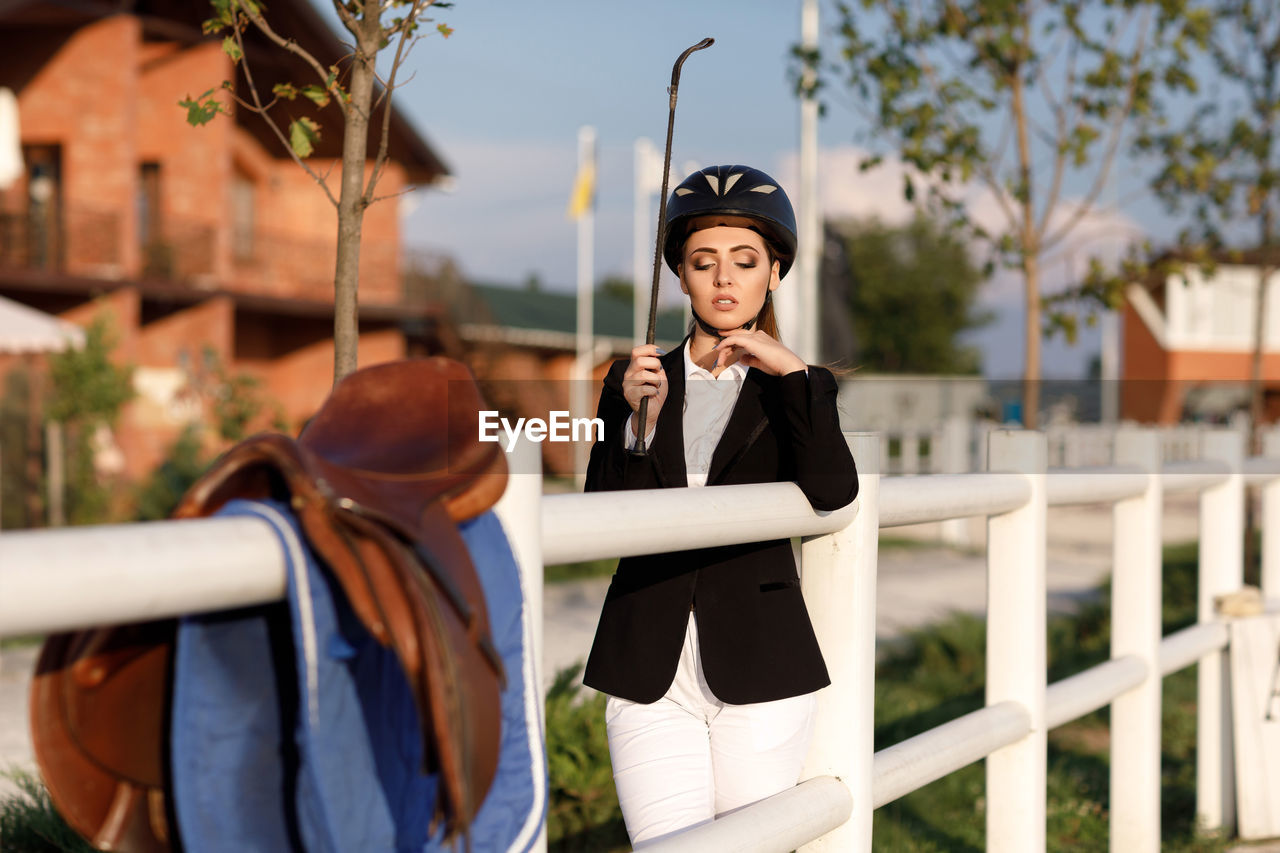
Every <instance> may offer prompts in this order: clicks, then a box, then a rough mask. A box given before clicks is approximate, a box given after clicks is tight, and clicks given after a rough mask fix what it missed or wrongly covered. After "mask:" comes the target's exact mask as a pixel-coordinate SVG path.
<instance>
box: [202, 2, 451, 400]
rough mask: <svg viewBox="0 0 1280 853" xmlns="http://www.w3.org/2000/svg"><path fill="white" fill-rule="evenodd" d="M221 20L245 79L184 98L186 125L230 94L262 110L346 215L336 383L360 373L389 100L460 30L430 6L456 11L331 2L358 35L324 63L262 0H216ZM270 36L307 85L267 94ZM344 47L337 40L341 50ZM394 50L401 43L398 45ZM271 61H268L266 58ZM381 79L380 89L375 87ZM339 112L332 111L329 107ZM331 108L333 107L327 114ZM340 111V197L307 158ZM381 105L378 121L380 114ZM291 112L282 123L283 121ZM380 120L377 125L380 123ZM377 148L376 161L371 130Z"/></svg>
mask: <svg viewBox="0 0 1280 853" xmlns="http://www.w3.org/2000/svg"><path fill="white" fill-rule="evenodd" d="M210 5H211V7H212V10H213V17H212V18H210V19H209V20H207V21H205V22H204V31H205V33H206V34H208V35H214V34H217V35H222V36H223V40H222V49H223V51H224V52H225V53H226V54H227V56H228V57H230V58H231V61H232V62H233V63H235V64H236V66H237V67H238V68H239V70H240V72H241V80H240V82H239V85H237V84H233V83H232V82H231V81H229V80H228V81H225V82H223V84H222V86H221V87H220V88H218V89H210V90H209V91H207V92H205V93H203V94H202V95H200V96H198V97H195V98H192V97H190V96H188V97H187V98H186V99H184V100H182V101H180V102H179V106H181V107H182V108H184V109H185V110H186V111H187V121H188V123H190V124H192V125H202V124H205V123H207V122H209V121H212V120H213V119H214V118H215V117H216V116H217V115H218V113H220V112H230V107H229V106H228V104H227V103H226V101H224V100H222V98H221V95H222V94H223V93H225V94H226V95H227V96H229V97H230V99H231V100H232V101H233V102H234V104H235V105H236V106H237V107H238V108H239V109H241V110H245V111H247V112H251V113H257V114H258V115H260V116H262V117H263V118H264V119H265V121H266V124H267V127H268V128H270V130H271V131H272V133H274V134H275V136H276V138H277V139H278V140H279V142H280V144H281V146H282V148H283V149H284V150H285V151H287V152H288V153H289V154H290V156H292V157H293V159H294V160H295V161H296V162H297V163H298V165H299V166H301V167H302V168H303V169H304V170H306V172H307V174H309V175H310V176H311V177H312V178H313V179H314V180H315V182H316V183H317V184H318V185H319V186H320V188H321V190H323V192H324V194H325V197H326V198H328V199H329V201H330V202H331V203H332V204H333V206H334V209H335V210H336V211H337V216H338V254H337V261H336V265H335V269H334V327H333V342H334V382H335V383H336V382H337V381H338V380H339V379H341V378H342V377H344V376H346V375H347V374H349V373H351V372H352V371H353V370H355V369H356V344H357V340H358V334H359V333H358V328H357V311H356V290H357V285H358V283H359V280H360V239H361V234H362V233H363V227H364V212H365V210H366V209H367V208H368V207H369V205H371V204H373V203H374V202H375V201H378V200H379V196H377V195H376V194H375V190H376V188H377V185H378V181H379V180H380V179H381V177H382V174H383V171H384V169H385V168H386V163H387V151H388V146H389V144H390V141H391V101H392V96H393V95H394V93H395V90H396V87H397V82H396V81H397V78H398V75H399V73H400V71H401V67H402V66H403V64H404V62H405V60H406V59H407V58H408V55H409V52H410V50H412V48H413V46H414V44H416V43H417V41H418V40H419V39H421V38H423V37H424V36H426V35H428V34H432V33H434V34H436V35H439V36H441V37H442V38H448V37H449V36H450V35H451V34H452V33H453V30H452V28H450V27H449V26H447V25H446V24H443V23H435V26H434V27H430V26H428V25H429V24H431V23H434V22H433V21H432V19H431V18H428V17H427V16H426V12H427V10H428V9H430V8H431V7H433V6H434V7H436V8H440V9H444V8H449V7H450V6H451V5H452V4H451V3H446V2H439V0H386V2H382V3H366V2H364V0H350V2H343V0H333V10H334V12H335V13H336V15H337V17H338V19H339V20H340V21H341V22H342V25H343V27H345V28H346V30H347V32H348V33H349V34H350V37H351V39H352V41H351V53H350V55H349V56H347V57H345V58H344V59H343V61H341V62H339V63H334V64H325V63H324V62H322V61H321V60H320V59H318V58H317V57H315V56H313V55H312V54H311V53H309V52H308V51H307V50H306V49H305V48H304V47H303V46H302V45H301V44H299V43H298V42H297V41H296V40H295V39H293V38H291V37H290V36H289V35H288V29H289V27H290V26H292V22H291V21H288V20H285V19H281V18H280V17H278V16H277V17H274V18H273V17H271V16H270V14H269V13H268V10H267V7H266V6H265V5H264V4H262V3H261V2H259V1H258V0H210ZM249 30H252V31H253V32H255V33H257V34H258V35H260V36H261V37H262V38H264V39H265V40H266V41H267V42H268V43H269V44H271V45H275V47H277V48H278V49H279V50H281V51H283V52H285V53H288V54H292V55H293V56H294V57H297V58H298V59H300V60H301V61H302V62H303V63H305V64H306V65H307V66H308V67H309V68H310V69H311V71H312V72H313V73H314V75H315V76H314V78H313V79H312V80H311V81H310V82H307V83H298V82H282V83H277V84H275V85H274V86H273V87H272V90H271V92H270V98H269V99H267V95H266V94H265V93H263V92H262V91H260V90H259V88H258V85H257V84H256V83H255V82H254V76H253V69H252V68H251V67H250V66H251V64H252V63H251V62H250V58H251V56H252V53H251V52H250V51H247V50H246V35H247V31H249ZM336 46H337V45H335V47H336ZM392 48H393V49H392ZM388 49H391V50H390V53H391V58H390V60H389V67H388V69H387V74H386V76H385V77H380V76H379V75H378V72H377V69H376V63H377V58H378V54H380V53H382V52H383V51H384V50H388ZM262 64H264V65H265V64H266V63H262ZM375 82H377V83H380V84H381V87H380V88H379V87H378V86H375ZM328 108H332V109H328ZM326 109H327V112H325V110H326ZM334 109H336V111H337V115H338V116H339V117H340V120H341V123H342V174H341V179H340V189H339V193H338V195H336V196H335V195H334V193H333V191H332V189H330V187H329V185H328V183H327V180H326V178H327V173H322V172H321V171H318V170H316V169H313V168H312V167H311V165H310V164H308V163H307V162H306V158H308V157H310V156H311V155H312V153H313V151H314V149H315V146H316V144H317V143H318V142H319V141H320V138H321V133H322V132H323V128H322V126H321V123H320V118H321V117H322V116H325V115H332V114H333V110H334ZM378 110H381V112H380V113H379V114H378V115H377V117H376V119H375V112H377V111H378ZM281 113H284V114H285V117H284V119H283V121H281V120H279V119H278V116H280V114H281ZM375 122H376V123H375ZM375 127H378V133H377V135H375V136H374V138H375V139H376V140H377V151H376V153H375V154H374V156H373V158H372V167H371V168H369V169H368V170H367V171H366V164H367V163H368V161H369V157H368V154H369V140H370V136H371V134H370V131H371V130H372V129H373V128H375Z"/></svg>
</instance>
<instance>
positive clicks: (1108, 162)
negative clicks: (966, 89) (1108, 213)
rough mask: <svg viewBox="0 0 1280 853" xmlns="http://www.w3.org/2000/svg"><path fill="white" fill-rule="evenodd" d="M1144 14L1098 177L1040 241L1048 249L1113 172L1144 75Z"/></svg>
mask: <svg viewBox="0 0 1280 853" xmlns="http://www.w3.org/2000/svg"><path fill="white" fill-rule="evenodd" d="M1143 17H1144V18H1146V19H1147V20H1145V21H1144V22H1143V24H1142V27H1141V31H1140V33H1139V34H1138V43H1137V44H1136V45H1135V46H1134V49H1133V56H1132V59H1131V60H1130V62H1129V68H1130V74H1129V85H1128V86H1127V87H1126V90H1125V98H1124V104H1123V106H1121V107H1120V109H1118V110H1115V111H1114V118H1113V119H1112V126H1111V134H1110V139H1109V140H1108V142H1107V149H1106V152H1105V153H1104V154H1103V157H1102V164H1101V165H1100V166H1099V167H1098V173H1097V175H1096V176H1095V179H1094V182H1093V186H1091V187H1090V188H1089V192H1088V193H1087V194H1086V195H1085V197H1084V201H1082V202H1081V204H1080V207H1078V208H1077V209H1076V212H1075V213H1074V214H1072V215H1071V216H1070V217H1069V218H1068V219H1067V221H1066V222H1065V223H1064V224H1063V225H1062V227H1061V228H1059V229H1058V230H1057V231H1055V232H1053V234H1051V235H1049V236H1047V237H1045V238H1044V239H1043V240H1041V245H1042V246H1043V247H1045V248H1048V247H1050V246H1052V245H1054V244H1055V243H1057V242H1059V241H1060V240H1062V239H1063V238H1064V237H1066V235H1067V234H1069V233H1071V229H1073V228H1075V226H1076V224H1077V223H1079V222H1080V220H1081V219H1083V218H1084V217H1085V216H1087V215H1088V213H1089V211H1090V210H1091V209H1092V208H1093V205H1094V202H1096V201H1097V200H1098V196H1099V195H1100V194H1101V193H1102V188H1103V187H1104V186H1105V185H1106V182H1107V176H1108V175H1109V174H1110V173H1111V167H1112V165H1113V164H1114V163H1115V156H1116V151H1117V149H1118V148H1119V146H1120V139H1121V137H1122V136H1123V135H1124V133H1123V129H1124V123H1125V121H1127V120H1128V118H1129V115H1130V113H1131V112H1132V111H1133V102H1134V99H1135V98H1136V96H1137V92H1138V78H1139V76H1140V75H1141V68H1140V65H1141V63H1142V56H1143V52H1144V51H1145V49H1146V39H1147V32H1148V27H1150V25H1151V21H1150V12H1149V11H1147V12H1144V13H1143ZM1048 224H1049V220H1048V211H1046V218H1045V221H1044V223H1043V227H1047V226H1048ZM1042 233H1043V232H1042Z"/></svg>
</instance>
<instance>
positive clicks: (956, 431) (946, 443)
mask: <svg viewBox="0 0 1280 853" xmlns="http://www.w3.org/2000/svg"><path fill="white" fill-rule="evenodd" d="M972 432H973V425H972V424H971V423H970V422H969V419H968V418H966V417H964V415H950V416H948V417H947V419H946V421H944V422H943V425H942V429H941V430H940V431H939V436H938V442H939V446H938V447H937V448H936V449H931V455H932V454H934V453H936V454H938V455H939V456H940V457H941V459H940V461H941V463H942V464H941V465H937V466H934V470H935V471H940V472H941V473H943V474H963V473H965V472H967V471H969V470H970V468H969V436H970V435H971V434H972ZM941 534H942V541H943V542H945V543H946V544H948V545H950V546H952V547H954V548H967V547H969V546H970V545H972V544H973V541H972V538H971V537H970V536H969V519H967V518H948V519H947V520H946V521H943V522H942V528H941Z"/></svg>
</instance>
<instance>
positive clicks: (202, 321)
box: [138, 296, 235, 367]
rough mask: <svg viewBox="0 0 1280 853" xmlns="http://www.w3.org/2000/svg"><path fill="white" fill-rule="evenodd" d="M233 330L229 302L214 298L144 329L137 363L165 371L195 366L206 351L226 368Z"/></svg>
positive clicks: (227, 298)
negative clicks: (183, 364) (178, 365)
mask: <svg viewBox="0 0 1280 853" xmlns="http://www.w3.org/2000/svg"><path fill="white" fill-rule="evenodd" d="M234 329H235V306H234V304H233V303H232V301H231V298H230V297H226V296H220V297H214V298H212V299H209V300H207V301H205V302H201V303H199V304H197V305H192V306H191V307H190V308H184V309H182V310H180V311H175V312H174V313H172V314H170V315H168V316H167V317H162V318H160V319H158V320H155V321H153V322H150V323H148V324H147V325H146V326H144V327H143V328H142V330H141V332H140V334H139V341H138V363H139V364H146V365H153V366H156V367H165V366H173V365H177V364H179V363H180V362H181V361H184V360H185V361H186V362H187V363H189V364H195V363H196V360H197V359H200V358H201V357H202V353H203V352H204V350H205V348H206V347H210V348H212V349H213V351H214V353H215V354H216V355H217V357H218V358H219V360H220V361H221V362H222V364H224V365H226V364H229V363H230V361H231V359H232V356H233V354H234V353H233V341H234V337H235V332H234Z"/></svg>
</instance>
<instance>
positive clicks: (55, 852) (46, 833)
mask: <svg viewBox="0 0 1280 853" xmlns="http://www.w3.org/2000/svg"><path fill="white" fill-rule="evenodd" d="M4 776H5V777H6V778H8V779H11V780H12V781H13V783H14V784H15V785H17V786H18V793H17V794H14V795H13V796H11V797H9V798H8V799H5V800H2V801H0V850H4V851H5V853H81V851H83V853H92V851H93V848H92V847H90V846H89V844H88V843H87V842H86V841H85V840H84V839H83V838H81V837H80V836H79V835H77V834H76V832H75V830H73V829H72V828H71V827H69V826H67V823H66V821H64V820H63V819H62V815H60V814H58V812H57V810H55V809H54V807H53V803H52V802H51V801H50V800H49V792H48V791H46V790H45V788H44V785H42V784H41V783H40V780H39V779H36V778H35V777H34V776H32V775H31V774H29V773H23V772H22V771H11V772H8V773H5V774H4Z"/></svg>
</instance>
